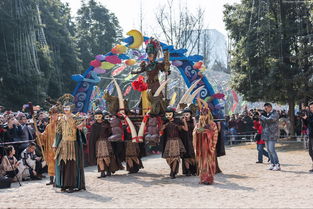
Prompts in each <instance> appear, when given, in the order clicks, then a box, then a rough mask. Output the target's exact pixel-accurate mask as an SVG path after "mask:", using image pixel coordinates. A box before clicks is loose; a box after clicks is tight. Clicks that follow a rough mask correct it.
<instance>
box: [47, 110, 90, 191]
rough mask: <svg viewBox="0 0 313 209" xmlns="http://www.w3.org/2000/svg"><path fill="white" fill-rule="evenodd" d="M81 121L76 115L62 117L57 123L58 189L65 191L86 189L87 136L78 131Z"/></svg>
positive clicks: (55, 144) (55, 145) (56, 157)
mask: <svg viewBox="0 0 313 209" xmlns="http://www.w3.org/2000/svg"><path fill="white" fill-rule="evenodd" d="M80 122H81V121H80V120H79V119H76V118H74V115H71V116H69V117H66V116H65V115H63V116H61V117H60V118H59V120H58V123H57V134H56V139H55V142H54V145H53V147H56V148H57V150H56V153H55V159H56V175H55V177H56V178H55V179H56V180H55V182H56V187H60V188H63V189H67V188H72V189H78V190H80V189H85V174H84V160H83V143H84V144H85V143H86V138H85V135H84V134H83V133H82V132H81V131H79V130H78V129H77V125H79V123H80Z"/></svg>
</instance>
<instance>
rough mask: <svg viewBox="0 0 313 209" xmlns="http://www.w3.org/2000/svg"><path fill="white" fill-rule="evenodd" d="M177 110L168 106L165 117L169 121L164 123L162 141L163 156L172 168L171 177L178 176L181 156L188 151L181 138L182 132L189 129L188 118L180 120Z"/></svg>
mask: <svg viewBox="0 0 313 209" xmlns="http://www.w3.org/2000/svg"><path fill="white" fill-rule="evenodd" d="M174 116H175V110H174V109H173V108H167V109H166V112H165V117H166V119H167V121H166V122H165V124H164V125H163V136H162V138H161V139H162V142H161V144H162V145H163V150H162V157H163V158H165V159H166V162H167V164H168V165H169V166H170V168H171V172H170V177H171V178H172V179H174V178H176V174H177V173H178V169H179V161H180V158H181V157H183V155H184V154H185V153H186V149H185V147H184V145H183V142H182V140H181V138H180V132H181V131H182V129H183V130H185V131H188V125H187V122H186V120H184V119H183V120H182V121H180V120H179V119H175V118H174Z"/></svg>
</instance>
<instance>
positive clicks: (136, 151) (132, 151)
mask: <svg viewBox="0 0 313 209" xmlns="http://www.w3.org/2000/svg"><path fill="white" fill-rule="evenodd" d="M124 136H125V141H124V146H125V162H126V170H127V171H129V173H137V172H138V171H139V170H140V169H141V168H143V164H142V161H141V157H142V152H141V149H140V146H139V143H136V142H132V140H131V134H130V133H129V132H128V131H127V128H126V127H124Z"/></svg>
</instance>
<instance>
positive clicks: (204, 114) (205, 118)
mask: <svg viewBox="0 0 313 209" xmlns="http://www.w3.org/2000/svg"><path fill="white" fill-rule="evenodd" d="M197 103H198V108H199V111H200V118H199V122H200V126H201V127H206V126H207V125H209V122H210V121H213V115H212V113H211V110H210V108H209V105H208V103H207V102H206V101H204V100H203V99H201V98H197Z"/></svg>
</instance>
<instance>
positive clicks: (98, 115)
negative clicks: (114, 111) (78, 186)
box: [90, 110, 119, 178]
mask: <svg viewBox="0 0 313 209" xmlns="http://www.w3.org/2000/svg"><path fill="white" fill-rule="evenodd" d="M94 118H95V123H94V124H93V125H92V127H91V136H90V141H91V142H92V143H90V146H91V145H93V146H94V147H93V148H92V149H93V150H95V151H96V152H95V153H90V154H91V155H95V156H96V159H97V165H98V171H99V172H101V175H100V177H98V178H104V177H106V176H111V173H114V172H115V171H117V170H119V167H118V165H117V162H116V158H115V155H114V152H113V148H112V145H111V142H110V141H108V138H109V137H110V136H111V135H112V130H111V126H110V123H109V113H108V112H106V111H104V112H103V113H102V111H100V110H98V111H96V112H95V116H94ZM105 172H106V173H105Z"/></svg>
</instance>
